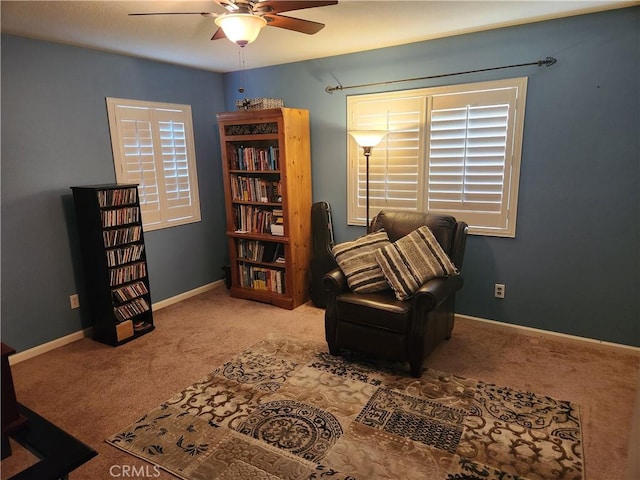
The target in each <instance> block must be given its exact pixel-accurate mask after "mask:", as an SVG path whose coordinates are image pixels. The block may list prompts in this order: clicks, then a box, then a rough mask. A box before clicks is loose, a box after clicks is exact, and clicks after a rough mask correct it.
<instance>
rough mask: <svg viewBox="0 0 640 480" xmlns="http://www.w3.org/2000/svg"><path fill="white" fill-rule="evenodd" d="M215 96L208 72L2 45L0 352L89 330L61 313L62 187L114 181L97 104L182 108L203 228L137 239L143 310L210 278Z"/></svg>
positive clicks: (66, 198)
mask: <svg viewBox="0 0 640 480" xmlns="http://www.w3.org/2000/svg"><path fill="white" fill-rule="evenodd" d="M221 88H222V78H221V75H220V74H216V73H211V72H205V71H202V70H195V69H188V68H182V67H176V66H172V65H168V64H163V63H158V62H150V61H146V60H141V59H135V58H130V57H125V56H120V55H113V54H109V53H104V52H99V51H93V50H87V49H81V48H75V47H69V46H62V45H56V44H52V43H47V42H41V41H36V40H29V39H24V38H19V37H13V36H7V35H3V36H2V312H1V313H2V340H3V342H5V343H8V344H9V345H12V346H13V347H14V348H16V349H18V350H24V349H26V348H30V347H33V346H36V345H39V344H42V343H45V342H47V341H50V340H53V339H56V338H59V337H62V336H65V335H68V334H70V333H74V332H77V331H79V330H81V329H82V328H85V327H88V326H89V325H88V324H83V321H82V319H81V317H80V313H79V310H73V311H72V310H70V308H69V295H71V294H72V293H75V292H77V291H79V290H81V289H80V288H79V286H81V285H82V283H81V282H82V277H83V275H82V269H81V265H80V259H79V253H78V241H77V230H76V227H75V217H74V213H73V210H72V205H71V191H70V190H69V187H70V186H72V185H86V184H95V183H107V182H114V181H115V173H114V168H113V159H112V155H111V143H110V137H109V126H108V120H107V111H106V106H105V97H121V98H130V99H136V100H150V101H158V102H173V103H182V104H189V105H191V106H192V113H193V124H194V136H195V145H196V157H197V162H198V180H199V182H198V183H199V189H200V205H201V211H202V221H201V222H199V223H193V224H190V225H185V226H179V227H172V228H169V229H164V230H157V231H153V232H149V233H147V234H146V235H145V239H146V243H147V256H148V263H149V276H150V283H151V296H152V300H153V301H154V302H157V301H159V300H163V299H166V298H169V297H172V296H174V295H178V294H180V293H183V292H185V291H188V290H191V289H194V288H197V287H200V286H202V285H205V284H207V283H210V282H213V281H216V280H218V279H220V277H221V275H222V265H223V264H224V263H226V258H227V255H226V253H225V251H226V242H225V237H224V227H223V225H224V210H223V208H222V207H221V205H222V203H223V193H222V180H221V168H220V146H219V140H218V135H217V124H216V120H215V112H218V111H222V110H224V104H223V99H222V95H221V94H220V90H221ZM80 301H81V303H82V298H81V299H80Z"/></svg>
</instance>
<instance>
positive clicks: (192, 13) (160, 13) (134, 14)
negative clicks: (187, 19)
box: [129, 12, 218, 17]
mask: <svg viewBox="0 0 640 480" xmlns="http://www.w3.org/2000/svg"><path fill="white" fill-rule="evenodd" d="M142 15H202V16H203V17H217V16H218V14H217V13H211V12H147V13H130V14H129V16H130V17H136V16H142Z"/></svg>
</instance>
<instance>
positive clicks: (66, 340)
mask: <svg viewBox="0 0 640 480" xmlns="http://www.w3.org/2000/svg"><path fill="white" fill-rule="evenodd" d="M90 336H91V328H85V329H84V330H80V331H79V332H75V333H71V334H69V335H66V336H64V337H60V338H56V339H55V340H51V341H50V342H47V343H43V344H42V345H38V346H37V347H33V348H30V349H29V350H25V351H24V352H18V353H14V354H13V355H11V356H10V357H9V365H15V364H16V363H20V362H23V361H25V360H29V359H30V358H33V357H37V356H38V355H42V354H43V353H46V352H50V351H51V350H55V349H56V348H58V347H63V346H64V345H68V344H70V343H73V342H77V341H78V340H82V339H83V338H86V337H90Z"/></svg>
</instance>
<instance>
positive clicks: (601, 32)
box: [223, 7, 640, 346]
mask: <svg viewBox="0 0 640 480" xmlns="http://www.w3.org/2000/svg"><path fill="white" fill-rule="evenodd" d="M639 18H640V8H638V7H634V8H627V9H621V10H614V11H610V12H605V13H598V14H591V15H584V16H579V17H572V18H566V19H559V20H553V21H547V22H540V23H535V24H530V25H524V26H518V27H511V28H503V29H498V30H493V31H488V32H482V33H474V34H469V35H461V36H457V37H450V38H445V39H439V40H432V41H427V42H422V43H415V44H410V45H404V46H400V47H392V48H386V49H380V50H374V51H370V52H364V53H358V54H352V55H343V56H336V57H330V58H324V59H318V60H313V61H306V62H300V63H295V64H288V65H282V66H275V67H269V68H261V69H254V70H249V71H247V72H246V73H245V75H244V77H245V81H244V82H243V83H244V84H242V83H241V79H242V76H241V74H240V73H238V72H234V73H230V74H225V75H224V77H223V79H224V90H225V99H226V104H227V108H233V105H234V102H235V100H236V99H238V98H241V97H242V96H245V95H246V96H248V97H276V98H283V99H284V102H285V105H287V106H292V107H299V108H308V109H309V110H310V115H311V145H312V164H313V199H314V201H320V200H324V201H328V202H329V203H330V204H331V207H332V212H333V220H334V230H335V235H336V240H337V241H338V242H340V241H345V240H349V239H352V238H354V237H356V236H359V235H361V234H363V233H364V230H363V228H361V227H350V226H347V225H346V212H347V199H346V195H347V186H346V164H345V162H346V134H345V131H346V101H345V98H346V95H347V93H349V94H352V92H353V94H362V93H371V92H377V91H385V90H393V89H400V88H417V87H423V86H434V85H444V84H451V83H465V82H475V81H482V80H489V79H498V78H505V77H508V76H528V77H529V84H528V96H527V111H526V118H525V132H524V146H523V156H522V169H521V178H520V194H519V205H518V220H517V232H516V238H515V239H506V238H492V237H482V236H472V237H470V238H469V240H468V246H467V252H466V258H465V265H464V269H463V270H464V271H463V273H464V277H465V286H464V289H463V290H462V292H461V294H460V295H459V297H458V304H457V311H458V312H459V313H463V314H467V315H472V316H476V317H482V318H488V319H493V320H498V321H501V322H506V323H511V324H518V325H526V326H529V327H534V328H541V329H545V330H551V331H555V332H561V333H567V334H572V335H578V336H584V337H590V338H594V339H599V340H604V341H610V342H617V343H622V344H628V345H636V346H638V345H640V326H639V325H640V306H639V300H638V298H639V296H640V266H639V253H640V252H639V249H640V236H639V222H640V212H639V206H640V198H639V194H638V192H639V184H640V178H639V165H640V145H639V143H640V140H639V138H640V119H639V116H640V114H639V111H640V96H639V86H640V28H639V24H640V20H639ZM258 41H260V39H258ZM247 48H251V46H248V47H247ZM547 56H552V57H555V58H557V59H558V63H557V64H556V65H555V66H553V67H537V66H532V67H525V68H519V69H514V70H501V71H498V72H491V73H483V74H469V75H464V76H457V77H449V78H445V79H439V80H431V81H422V82H413V83H408V84H399V85H394V86H386V87H375V88H372V87H368V88H362V89H358V90H353V91H343V92H336V93H333V94H327V93H325V87H326V86H327V85H332V86H333V85H336V84H337V83H338V82H340V83H341V84H342V85H345V86H347V85H354V84H364V83H369V82H376V81H388V80H395V79H402V78H417V77H424V76H430V75H437V74H442V73H450V72H457V71H468V70H474V69H481V68H486V67H496V66H502V65H509V64H519V63H527V62H531V61H536V60H538V59H544V58H545V57H547ZM240 86H243V87H244V88H245V91H246V92H245V94H244V95H241V94H239V93H238V88H239V87H240ZM495 283H504V284H506V298H505V299H504V300H497V299H495V298H493V286H494V284H495Z"/></svg>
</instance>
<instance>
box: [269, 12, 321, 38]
mask: <svg viewBox="0 0 640 480" xmlns="http://www.w3.org/2000/svg"><path fill="white" fill-rule="evenodd" d="M263 17H264V18H265V19H266V20H267V22H268V23H267V26H269V27H278V28H286V29H287V30H293V31H295V32H300V33H306V34H307V35H313V34H314V33H318V32H319V31H320V30H322V29H323V28H324V23H318V22H312V21H311V20H302V19H301V18H293V17H286V16H284V15H272V14H266V15H263Z"/></svg>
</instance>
